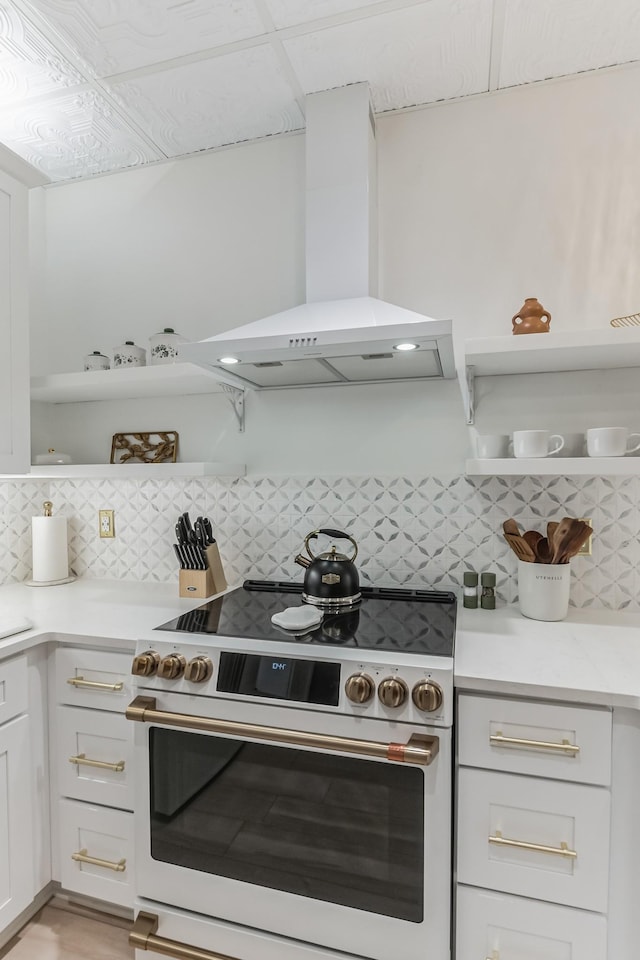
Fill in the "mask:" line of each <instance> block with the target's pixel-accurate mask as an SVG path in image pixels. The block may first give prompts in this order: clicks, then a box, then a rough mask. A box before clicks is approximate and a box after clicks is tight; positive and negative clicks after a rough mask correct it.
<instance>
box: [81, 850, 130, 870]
mask: <svg viewBox="0 0 640 960" xmlns="http://www.w3.org/2000/svg"><path fill="white" fill-rule="evenodd" d="M71 859H72V860H76V861H77V862H78V863H92V864H93V866H94V867H104V868H105V870H115V871H116V873H124V871H125V870H126V869H127V860H126V857H123V858H122V860H118V862H117V863H115V862H114V861H113V860H99V859H98V858H97V857H90V856H89V854H88V853H87V851H86V849H84V850H78V852H77V853H72V854H71Z"/></svg>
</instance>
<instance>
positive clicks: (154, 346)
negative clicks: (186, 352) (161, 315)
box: [149, 327, 187, 363]
mask: <svg viewBox="0 0 640 960" xmlns="http://www.w3.org/2000/svg"><path fill="white" fill-rule="evenodd" d="M186 342H187V338H186V337H181V336H180V334H179V333H176V332H175V330H174V329H173V328H172V327H165V328H164V330H163V331H162V333H154V335H153V336H152V337H149V344H150V347H151V349H150V351H149V354H150V362H151V363H175V362H176V360H178V345H179V344H180V343H186Z"/></svg>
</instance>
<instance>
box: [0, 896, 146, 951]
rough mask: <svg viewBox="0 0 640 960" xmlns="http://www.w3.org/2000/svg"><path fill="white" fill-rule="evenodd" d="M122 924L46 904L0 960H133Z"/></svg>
mask: <svg viewBox="0 0 640 960" xmlns="http://www.w3.org/2000/svg"><path fill="white" fill-rule="evenodd" d="M128 927H130V924H125V921H121V920H118V919H116V918H114V920H113V921H111V920H97V919H93V918H91V919H90V918H88V917H84V916H79V915H77V914H75V913H70V912H68V911H67V910H61V909H59V908H58V907H53V906H50V905H47V906H46V907H44V908H43V909H42V910H41V911H40V912H39V913H37V914H36V916H35V917H34V918H33V920H31V921H30V922H29V923H28V924H27V925H26V927H24V928H23V929H22V930H21V931H20V933H19V934H18V935H17V937H15V938H14V939H13V940H11V941H10V943H8V944H7V945H6V947H4V949H3V950H0V958H1V960H133V956H134V953H133V949H132V947H130V946H129V945H128V943H127V936H128Z"/></svg>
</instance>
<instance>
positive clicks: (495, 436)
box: [476, 433, 509, 460]
mask: <svg viewBox="0 0 640 960" xmlns="http://www.w3.org/2000/svg"><path fill="white" fill-rule="evenodd" d="M508 455H509V437H508V436H507V434H501V433H486V434H484V435H480V436H477V437H476V456H477V457H478V459H480V460H496V459H500V458H502V457H507V456H508Z"/></svg>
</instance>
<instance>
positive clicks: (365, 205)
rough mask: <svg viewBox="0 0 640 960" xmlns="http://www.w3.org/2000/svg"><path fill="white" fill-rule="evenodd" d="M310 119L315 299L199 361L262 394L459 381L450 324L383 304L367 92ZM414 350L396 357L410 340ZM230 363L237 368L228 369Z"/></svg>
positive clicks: (316, 106)
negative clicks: (278, 390) (321, 387)
mask: <svg viewBox="0 0 640 960" xmlns="http://www.w3.org/2000/svg"><path fill="white" fill-rule="evenodd" d="M305 112H306V122H307V129H306V207H305V209H306V292H307V302H306V303H305V304H302V305H300V306H298V307H293V308H292V309H291V310H284V311H282V312H281V313H277V314H273V315H272V316H269V317H264V318H263V319H261V320H256V321H255V322H253V323H248V324H245V325H244V326H241V327H236V328H235V329H233V330H229V331H227V332H226V333H221V334H218V335H217V336H214V337H210V338H208V339H207V340H202V341H200V342H198V343H188V344H183V345H182V347H181V349H180V354H181V357H182V358H183V359H184V360H191V361H193V362H194V363H197V364H199V365H201V366H203V367H205V368H207V369H208V370H209V371H211V372H214V373H215V374H216V375H217V376H219V377H220V379H221V380H223V381H225V382H227V383H230V384H234V385H236V386H242V387H251V388H255V389H258V390H261V389H274V388H282V387H294V386H312V385H318V386H319V385H325V384H330V383H369V382H376V383H378V382H383V381H398V380H421V379H438V378H442V377H447V378H450V377H454V376H455V367H454V359H453V344H452V338H451V321H450V320H433V319H431V318H430V317H425V316H423V315H422V314H419V313H415V312H413V311H412V310H406V309H404V308H403V307H397V306H394V305H392V304H390V303H387V302H386V301H384V300H379V299H377V297H376V293H377V260H378V253H377V218H376V202H375V201H376V193H377V188H376V163H375V159H376V146H375V123H374V118H373V115H372V112H371V106H370V101H369V87H368V84H366V83H357V84H353V85H352V86H349V87H341V88H339V89H337V90H329V91H324V92H322V93H314V94H310V95H309V96H307V97H306V100H305ZM403 341H404V342H410V343H413V344H416V349H413V350H411V351H406V352H405V351H398V350H397V349H396V348H397V345H398V344H399V343H402V342H403ZM223 357H227V358H228V357H231V358H233V359H235V360H236V361H237V362H236V363H235V364H233V366H230V365H227V364H224V363H221V362H220V361H221V358H223Z"/></svg>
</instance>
